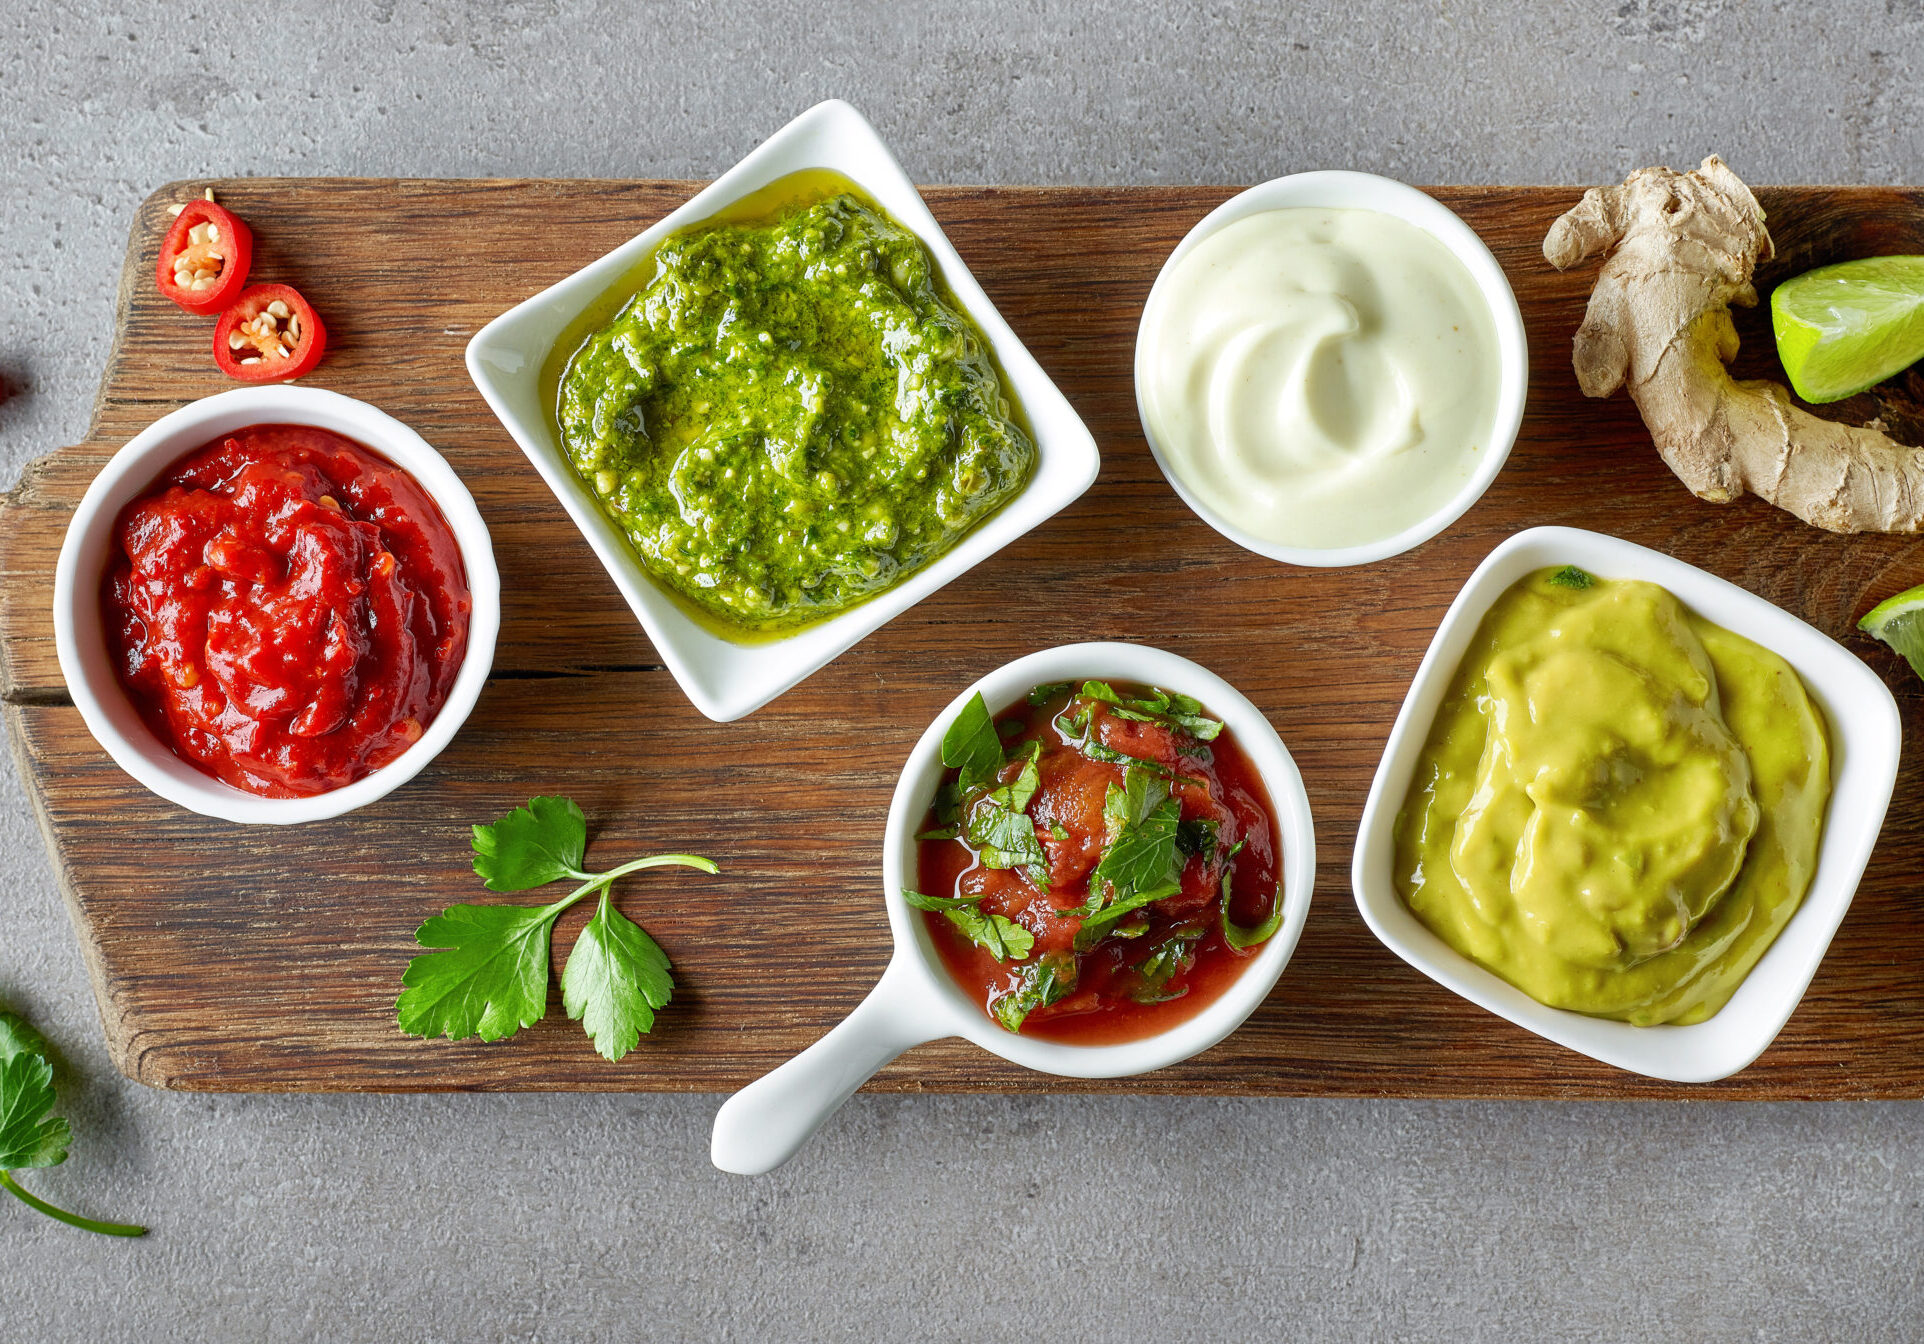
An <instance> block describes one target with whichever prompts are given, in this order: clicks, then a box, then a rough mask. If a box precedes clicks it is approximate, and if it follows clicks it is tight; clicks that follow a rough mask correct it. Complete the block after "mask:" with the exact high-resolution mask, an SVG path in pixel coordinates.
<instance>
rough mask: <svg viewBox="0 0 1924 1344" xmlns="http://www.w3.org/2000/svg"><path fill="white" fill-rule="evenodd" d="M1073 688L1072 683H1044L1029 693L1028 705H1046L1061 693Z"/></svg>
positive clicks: (1073, 684)
mask: <svg viewBox="0 0 1924 1344" xmlns="http://www.w3.org/2000/svg"><path fill="white" fill-rule="evenodd" d="M1075 686H1076V684H1075V683H1074V682H1073V681H1050V682H1045V683H1043V684H1042V685H1040V686H1037V687H1036V688H1035V689H1034V690H1032V691H1030V692H1029V703H1030V704H1031V705H1046V704H1047V703H1049V701H1051V700H1053V699H1055V697H1057V696H1058V695H1061V694H1062V693H1063V692H1065V691H1072V690H1074V689H1075Z"/></svg>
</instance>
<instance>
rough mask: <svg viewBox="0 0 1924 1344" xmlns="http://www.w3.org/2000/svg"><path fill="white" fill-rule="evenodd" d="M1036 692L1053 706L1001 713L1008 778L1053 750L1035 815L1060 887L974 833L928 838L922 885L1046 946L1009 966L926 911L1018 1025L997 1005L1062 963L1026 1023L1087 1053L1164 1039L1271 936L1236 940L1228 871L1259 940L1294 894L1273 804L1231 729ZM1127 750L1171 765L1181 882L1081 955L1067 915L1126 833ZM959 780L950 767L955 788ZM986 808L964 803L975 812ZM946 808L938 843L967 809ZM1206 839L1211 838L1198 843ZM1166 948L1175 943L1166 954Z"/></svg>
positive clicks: (1245, 920)
mask: <svg viewBox="0 0 1924 1344" xmlns="http://www.w3.org/2000/svg"><path fill="white" fill-rule="evenodd" d="M1099 684H1100V683H1089V685H1099ZM1106 689H1110V688H1106ZM1112 689H1113V691H1114V693H1116V694H1118V695H1119V696H1120V697H1122V698H1123V699H1125V700H1127V701H1132V702H1135V703H1138V704H1140V703H1141V699H1140V697H1144V696H1146V695H1150V694H1153V692H1151V691H1150V690H1149V688H1144V687H1137V686H1129V685H1126V684H1123V683H1116V684H1115V685H1114V686H1113V688H1112ZM1036 694H1037V696H1042V697H1044V698H1042V700H1041V703H1039V704H1032V703H1030V700H1027V699H1025V700H1022V701H1018V702H1017V703H1016V704H1015V705H1014V706H1012V707H1011V708H1009V709H1006V710H1004V711H1003V712H1002V713H1001V714H999V715H997V716H996V718H995V724H996V727H997V729H998V730H999V732H1000V735H1001V737H1002V740H1003V742H1004V743H1005V744H1006V751H1007V755H1008V760H1007V762H1006V763H1005V764H1004V766H1003V767H1002V769H1001V771H1000V772H999V773H998V774H997V776H996V781H997V783H999V784H1001V785H1007V784H1009V783H1010V782H1011V781H1012V780H1014V779H1015V778H1016V777H1017V776H1018V774H1019V772H1020V770H1021V769H1022V760H1021V757H1022V754H1023V753H1024V751H1025V750H1029V748H1027V747H1026V744H1027V743H1030V742H1036V743H1039V744H1040V754H1039V756H1038V757H1037V758H1036V766H1037V775H1038V779H1037V787H1036V790H1035V792H1034V794H1033V796H1032V797H1031V799H1030V801H1029V803H1028V806H1027V807H1026V809H1025V813H1026V816H1027V818H1028V820H1029V821H1030V822H1031V823H1033V825H1034V828H1035V833H1036V838H1037V840H1038V841H1039V842H1040V845H1041V849H1042V851H1043V853H1044V854H1045V855H1046V859H1047V866H1046V888H1045V886H1044V885H1042V884H1040V883H1038V881H1037V880H1036V878H1037V873H1036V872H1035V870H1034V869H1031V868H1029V867H1022V866H1018V867H1007V868H997V867H990V866H987V865H986V864H985V863H984V862H983V859H982V856H981V854H980V853H979V852H978V849H977V848H976V847H974V846H972V845H971V844H970V843H969V842H968V840H967V838H966V836H965V835H964V836H957V837H955V838H924V839H923V840H922V841H921V844H920V846H919V853H918V864H917V867H918V870H919V871H918V874H917V876H918V879H919V881H920V883H921V891H922V892H924V893H929V894H932V895H936V896H939V897H965V898H979V903H977V904H976V905H975V909H977V910H979V911H980V912H981V914H983V915H1000V916H1002V917H1003V918H1006V919H1009V920H1013V921H1014V922H1015V923H1017V924H1019V925H1021V927H1022V928H1023V929H1025V930H1027V931H1028V932H1029V933H1030V934H1032V935H1033V937H1034V940H1035V941H1034V946H1033V949H1032V950H1031V951H1030V953H1029V955H1028V956H1026V957H1024V958H1021V959H1019V960H1018V959H1015V958H1009V959H1007V960H999V959H998V958H997V957H996V956H995V955H993V954H992V953H991V952H990V951H988V950H985V949H984V948H983V947H982V946H979V945H978V944H977V943H976V942H974V941H972V940H971V939H970V937H969V936H967V934H966V933H965V932H964V931H963V929H962V928H961V927H959V926H958V925H957V924H956V923H955V922H953V921H952V920H951V919H950V917H949V916H948V915H947V914H945V913H944V912H941V911H924V913H923V918H924V919H926V920H927V921H928V925H929V930H930V933H931V934H932V936H933V938H934V941H935V945H936V947H937V949H938V950H939V951H940V952H941V955H942V960H943V962H944V963H945V964H946V965H947V967H948V969H949V972H950V974H951V975H953V976H954V977H955V979H956V981H957V983H959V984H960V985H962V987H963V988H964V989H965V990H966V991H967V992H968V994H969V996H970V997H971V998H973V999H974V1000H975V1001H976V1002H977V1003H978V1004H980V1005H981V1006H982V1008H983V1011H984V1012H985V1013H986V1014H987V1015H988V1016H989V1017H990V1018H991V1019H996V1020H999V1021H1001V1023H1002V1025H1003V1026H1004V1027H1007V1026H1008V1025H1009V1023H1008V1021H1007V1020H1006V1019H1003V1018H1001V1017H1000V1016H999V1014H998V1012H997V1005H998V1003H999V1002H1000V1001H1002V1000H1003V999H1004V998H1005V997H1006V996H1009V995H1012V994H1018V993H1020V992H1021V991H1022V990H1023V987H1024V985H1025V982H1033V980H1034V978H1035V977H1036V976H1037V969H1036V968H1038V967H1041V966H1044V965H1048V964H1050V963H1053V965H1054V967H1055V968H1056V972H1055V974H1056V978H1057V980H1058V982H1060V983H1062V984H1063V988H1062V990H1061V991H1060V997H1058V998H1055V999H1054V1001H1053V1002H1044V1003H1040V1004H1037V1005H1036V1006H1033V1007H1030V1008H1029V1009H1028V1011H1027V1013H1026V1015H1024V1016H1022V1017H1021V1019H1020V1021H1019V1023H1018V1025H1017V1027H1016V1028H1015V1029H1016V1030H1018V1031H1020V1032H1022V1033H1023V1034H1026V1035H1030V1036H1035V1037H1039V1038H1042V1039H1044V1040H1050V1041H1059V1042H1064V1043H1068V1044H1075V1045H1109V1044H1114V1043H1117V1042H1122V1041H1133V1040H1139V1039H1141V1038H1143V1037H1145V1036H1152V1035H1155V1034H1156V1033H1158V1032H1162V1031H1165V1030H1167V1029H1168V1028H1170V1027H1172V1026H1174V1025H1176V1024H1177V1023H1179V1022H1182V1021H1184V1020H1186V1019H1188V1018H1191V1017H1194V1016H1195V1015H1196V1014H1197V1013H1199V1012H1201V1011H1202V1010H1203V1009H1204V1008H1206V1007H1208V1006H1209V1005H1210V1004H1211V1003H1213V1002H1215V1000H1216V999H1217V998H1219V997H1220V996H1221V995H1222V993H1223V992H1224V990H1226V989H1227V988H1228V987H1229V985H1230V983H1231V982H1232V981H1234V980H1235V979H1236V977H1237V976H1239V975H1241V974H1242V972H1243V970H1244V969H1245V967H1246V966H1247V965H1248V963H1249V962H1250V960H1251V959H1253V958H1254V957H1255V956H1256V955H1257V954H1258V953H1259V952H1260V951H1261V950H1262V946H1261V942H1260V941H1258V942H1255V943H1253V944H1252V945H1250V946H1248V947H1247V948H1245V949H1242V950H1239V949H1237V948H1236V947H1233V946H1231V945H1230V943H1229V942H1228V941H1227V940H1226V938H1225V935H1224V932H1223V927H1222V925H1223V913H1224V912H1223V908H1222V907H1223V901H1224V891H1225V887H1224V881H1223V876H1224V871H1225V869H1227V870H1228V872H1229V883H1228V888H1227V890H1228V897H1227V899H1228V903H1229V911H1228V914H1229V917H1230V918H1231V919H1232V920H1233V921H1234V922H1235V923H1236V924H1237V925H1238V926H1240V927H1241V928H1242V929H1243V930H1245V931H1250V930H1253V928H1254V926H1260V925H1263V924H1264V923H1265V921H1267V920H1269V919H1270V916H1271V914H1272V911H1273V909H1274V908H1275V907H1276V904H1277V902H1279V901H1280V900H1281V896H1282V892H1281V886H1280V882H1279V878H1280V873H1281V867H1280V864H1281V858H1280V855H1279V854H1278V852H1277V827H1276V820H1275V813H1274V810H1273V809H1272V808H1271V806H1270V802H1269V795H1268V793H1267V791H1266V790H1265V789H1264V788H1263V783H1262V780H1261V778H1260V777H1259V776H1258V775H1257V773H1256V770H1255V767H1254V766H1252V765H1251V764H1250V763H1249V758H1248V757H1246V756H1245V755H1244V754H1243V752H1242V750H1241V748H1239V747H1238V746H1237V745H1236V743H1235V742H1234V740H1233V739H1232V738H1231V737H1230V735H1229V733H1228V731H1227V730H1226V729H1225V730H1223V731H1222V732H1221V733H1220V734H1219V735H1218V736H1216V737H1215V738H1214V740H1213V741H1208V742H1204V741H1200V740H1198V739H1197V737H1196V736H1194V735H1193V734H1191V733H1189V732H1185V731H1183V730H1182V729H1181V728H1179V727H1178V726H1176V725H1174V724H1172V723H1167V722H1159V721H1144V720H1143V719H1138V718H1130V717H1125V716H1124V715H1123V714H1120V713H1118V711H1117V708H1116V707H1115V706H1113V705H1111V704H1108V703H1104V702H1102V701H1098V700H1092V699H1090V698H1089V697H1087V696H1086V695H1084V694H1082V693H1081V691H1080V690H1071V689H1069V688H1060V687H1058V688H1043V687H1039V688H1037V692H1036ZM1190 703H1191V704H1192V705H1193V703H1194V702H1190ZM1197 708H1198V709H1200V707H1199V706H1198V707H1197ZM1202 712H1203V713H1204V714H1206V713H1207V711H1206V710H1204V711H1202ZM1084 715H1086V717H1082V716H1084ZM1152 717H1153V716H1152ZM1078 728H1080V729H1082V731H1077V729H1078ZM1089 743H1094V744H1096V746H1095V747H1094V749H1093V750H1094V752H1095V754H1099V755H1105V756H1109V757H1110V758H1111V759H1106V760H1098V759H1092V758H1091V748H1090V747H1089V745H1088V744H1089ZM1117 756H1123V757H1129V758H1135V759H1136V760H1138V761H1140V762H1146V763H1148V765H1149V766H1150V767H1154V768H1158V769H1159V772H1158V773H1157V775H1156V778H1157V779H1158V780H1159V781H1160V782H1161V785H1162V787H1163V788H1165V789H1166V790H1167V796H1168V797H1170V798H1173V799H1175V800H1176V801H1177V802H1178V803H1179V804H1180V811H1181V819H1182V821H1181V829H1182V831H1183V832H1184V833H1185V840H1184V843H1183V845H1182V846H1181V848H1180V850H1179V851H1178V856H1177V862H1179V863H1180V865H1181V868H1180V874H1181V877H1180V881H1181V889H1180V890H1179V891H1177V892H1175V893H1174V894H1171V895H1169V896H1167V897H1164V898H1162V899H1158V900H1155V901H1153V902H1151V903H1150V904H1147V905H1144V906H1142V907H1140V908H1139V909H1138V910H1136V911H1135V912H1133V913H1132V914H1131V915H1130V916H1129V917H1128V918H1127V919H1124V920H1120V921H1117V922H1115V923H1112V924H1110V925H1109V926H1108V927H1107V929H1106V930H1098V932H1099V933H1100V936H1099V937H1097V938H1096V939H1095V940H1094V941H1093V943H1092V944H1091V945H1086V946H1084V947H1082V948H1081V949H1078V946H1077V943H1078V938H1077V935H1078V933H1079V932H1080V931H1081V930H1082V928H1083V925H1084V922H1085V920H1084V919H1083V918H1081V917H1078V916H1074V915H1065V914H1062V913H1060V912H1061V911H1064V910H1067V909H1071V908H1074V907H1077V906H1080V905H1083V904H1084V903H1085V902H1086V901H1087V900H1088V898H1089V894H1090V886H1091V878H1092V874H1094V873H1095V872H1096V871H1097V866H1098V864H1099V863H1100V862H1101V860H1102V857H1103V854H1104V850H1105V848H1106V846H1107V845H1108V844H1109V843H1111V842H1112V841H1113V839H1114V835H1115V829H1114V827H1113V826H1112V824H1111V821H1110V819H1109V818H1107V817H1106V816H1105V803H1108V804H1109V806H1110V807H1111V808H1114V806H1115V803H1116V801H1120V800H1115V799H1112V790H1121V789H1122V788H1123V787H1124V783H1125V769H1126V768H1127V766H1126V764H1125V763H1122V762H1119V761H1118V760H1116V759H1114V758H1115V757H1117ZM1137 768H1138V769H1141V768H1142V767H1141V766H1138V767H1137ZM956 776H957V772H956V771H955V770H950V771H948V772H947V773H946V774H945V776H944V780H945V782H948V781H953V780H954V779H955V778H956ZM980 797H981V790H980V789H978V790H977V793H976V799H978V800H979V799H980ZM980 805H981V804H980V802H979V801H973V800H971V799H969V798H966V797H965V798H964V799H963V800H962V803H961V809H962V811H961V815H962V816H963V817H966V816H968V815H969V810H970V809H971V808H972V807H975V806H980ZM943 812H944V808H943V805H942V803H941V802H940V800H939V799H938V803H937V805H936V807H934V808H932V809H931V811H930V813H929V817H928V820H927V821H926V822H925V823H924V828H923V831H924V834H925V836H926V835H927V833H928V832H931V831H940V830H942V829H944V822H945V821H946V822H948V823H949V827H950V828H952V829H953V828H957V817H956V815H955V813H954V811H953V809H951V810H950V811H949V814H948V815H947V816H946V817H945V816H944V815H943ZM960 829H963V830H966V826H963V827H960ZM1205 832H1211V833H1213V834H1212V838H1211V839H1210V840H1208V841H1206V842H1202V843H1198V841H1197V836H1199V835H1200V834H1203V833H1205ZM1239 843H1240V846H1241V847H1240V849H1238V848H1237V846H1238V844H1239ZM1104 889H1105V892H1107V893H1109V894H1110V896H1111V898H1112V899H1113V898H1114V896H1115V894H1116V893H1115V889H1114V888H1113V887H1112V886H1110V885H1109V884H1108V883H1106V882H1105V883H1104ZM1273 928H1274V926H1273V923H1272V924H1271V926H1270V932H1271V933H1273ZM1267 936H1268V934H1262V935H1261V937H1262V938H1264V939H1266V938H1267ZM1084 941H1085V943H1088V942H1089V940H1087V939H1085V940H1084ZM1158 949H1167V952H1166V954H1165V955H1164V956H1163V957H1162V958H1160V959H1157V958H1156V955H1155V954H1156V952H1157V951H1158ZM1071 968H1072V969H1071ZM1157 971H1160V972H1162V974H1160V975H1159V974H1156V973H1155V972H1157ZM1031 995H1032V997H1033V990H1032V991H1031Z"/></svg>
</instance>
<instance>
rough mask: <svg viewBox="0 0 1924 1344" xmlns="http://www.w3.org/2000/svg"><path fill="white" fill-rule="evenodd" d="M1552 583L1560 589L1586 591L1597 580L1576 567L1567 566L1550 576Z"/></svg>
mask: <svg viewBox="0 0 1924 1344" xmlns="http://www.w3.org/2000/svg"><path fill="white" fill-rule="evenodd" d="M1550 582H1551V583H1553V584H1555V585H1556V586H1557V587H1559V588H1576V589H1579V590H1581V589H1584V588H1588V587H1591V586H1592V585H1594V584H1595V583H1596V580H1595V579H1593V578H1591V577H1590V575H1589V574H1587V573H1585V572H1584V571H1583V570H1581V569H1578V568H1577V567H1576V566H1575V565H1565V566H1564V567H1563V568H1562V569H1559V570H1558V571H1557V572H1556V573H1554V574H1552V575H1551V576H1550Z"/></svg>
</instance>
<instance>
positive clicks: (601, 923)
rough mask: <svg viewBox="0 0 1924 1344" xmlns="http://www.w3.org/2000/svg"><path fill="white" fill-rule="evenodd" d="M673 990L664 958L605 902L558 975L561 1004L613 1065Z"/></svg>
mask: <svg viewBox="0 0 1924 1344" xmlns="http://www.w3.org/2000/svg"><path fill="white" fill-rule="evenodd" d="M674 991H675V978H674V976H672V975H670V974H669V972H668V954H667V953H666V952H663V951H662V950H661V945H660V944H659V943H657V942H656V941H655V940H654V939H653V938H650V937H649V936H648V935H647V933H646V932H645V931H644V930H643V929H642V927H641V926H640V925H639V924H636V923H635V922H634V921H633V920H631V919H629V918H628V917H627V916H626V915H623V914H622V913H621V912H620V911H619V910H617V909H615V908H614V905H613V904H612V903H611V902H610V901H609V899H608V891H607V888H605V887H604V888H603V889H602V892H601V903H600V904H599V905H598V906H596V908H595V913H594V918H592V919H590V920H589V921H588V923H587V924H586V925H585V926H584V927H583V928H582V930H581V936H580V937H579V938H577V939H576V940H575V945H574V950H573V951H572V952H570V953H569V954H568V964H567V965H566V966H565V967H563V968H562V971H561V1003H562V1006H563V1007H564V1008H565V1009H566V1010H567V1013H568V1016H569V1017H571V1018H573V1019H574V1020H575V1021H577V1022H579V1023H581V1025H582V1027H583V1028H585V1029H586V1030H587V1033H588V1038H589V1039H590V1040H592V1041H593V1042H594V1043H595V1049H596V1050H597V1051H598V1052H599V1053H600V1054H601V1057H602V1058H603V1059H605V1060H607V1061H609V1062H610V1063H618V1062H619V1061H620V1060H621V1057H622V1056H623V1055H625V1054H627V1053H628V1052H629V1051H630V1050H632V1049H634V1048H635V1046H637V1045H638V1044H640V1043H641V1036H642V1033H643V1032H646V1031H649V1030H651V1029H652V1028H653V1027H654V1025H655V1010H656V1009H658V1008H661V1007H663V1006H665V1005H666V1004H667V1002H668V1000H669V999H670V998H671V997H672V996H673V994H674Z"/></svg>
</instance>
